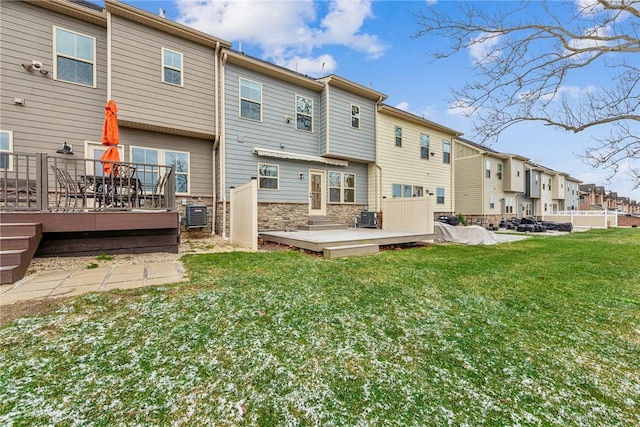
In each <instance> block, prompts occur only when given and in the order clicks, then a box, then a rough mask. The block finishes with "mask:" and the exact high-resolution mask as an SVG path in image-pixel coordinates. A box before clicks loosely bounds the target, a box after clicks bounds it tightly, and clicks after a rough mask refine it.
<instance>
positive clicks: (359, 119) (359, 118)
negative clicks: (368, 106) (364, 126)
mask: <svg viewBox="0 0 640 427" xmlns="http://www.w3.org/2000/svg"><path fill="white" fill-rule="evenodd" d="M353 107H357V108H358V115H357V116H354V115H353ZM360 110H361V108H360V106H359V105H357V104H351V108H350V109H349V111H350V112H351V117H350V118H351V123H350V125H351V129H360V123H361V121H362V119H361V115H360ZM354 118H357V119H358V126H354V125H353V119H354Z"/></svg>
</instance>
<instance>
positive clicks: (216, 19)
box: [94, 0, 640, 200]
mask: <svg viewBox="0 0 640 427" xmlns="http://www.w3.org/2000/svg"><path fill="white" fill-rule="evenodd" d="M94 1H96V2H97V3H100V1H97V0H94ZM121 1H123V2H125V3H127V4H130V5H132V6H135V7H137V8H140V9H143V10H146V11H148V12H151V13H159V11H160V9H163V10H164V11H165V12H166V18H168V19H171V20H173V21H177V22H180V23H182V24H186V25H188V26H191V27H193V28H196V29H198V30H200V31H203V32H206V33H209V34H211V35H214V36H216V37H219V38H222V39H224V40H227V41H230V42H232V43H233V48H234V49H236V50H239V49H241V50H242V51H244V52H245V53H247V54H248V55H251V56H255V57H257V58H261V59H264V60H267V61H270V62H273V63H276V64H278V65H282V66H285V67H288V68H290V69H292V70H296V71H298V72H301V73H305V74H308V75H310V76H314V77H317V76H321V75H327V74H331V73H335V74H338V75H340V76H342V77H345V78H347V79H350V80H353V81H355V82H357V83H359V84H362V85H365V86H370V87H371V88H373V89H375V90H377V91H380V92H382V93H385V94H386V95H387V96H388V98H387V100H386V101H385V103H386V104H389V105H392V106H394V107H398V108H401V109H403V110H406V111H409V112H411V113H413V114H416V115H419V116H423V117H425V118H427V119H429V120H432V121H435V122H437V123H440V124H442V125H444V126H447V127H450V128H452V129H456V130H459V131H461V132H463V133H464V137H466V138H468V139H471V140H476V138H475V137H474V135H473V130H472V125H471V121H470V119H468V118H465V117H464V116H463V115H462V114H460V112H459V111H457V110H456V109H453V108H451V105H450V103H449V101H450V100H451V98H452V95H451V92H450V88H452V87H460V86H461V85H462V83H463V82H464V81H465V79H468V78H469V75H470V73H471V68H472V67H473V62H474V59H473V55H472V52H461V53H459V54H457V55H455V56H453V57H451V58H448V59H446V60H441V61H438V62H433V61H432V58H431V57H430V56H429V55H428V54H429V53H430V52H433V50H434V48H436V47H437V43H442V41H438V40H429V39H426V38H413V37H412V35H414V34H416V33H417V31H418V30H419V29H420V27H419V26H418V24H417V22H416V18H415V16H414V15H413V13H414V12H416V11H419V10H424V8H425V7H426V4H427V1H429V2H432V3H433V2H435V0H423V1H390V0H387V1H370V0H333V1H313V0H285V1H277V0H274V1H272V0H228V1H214V0H197V1H195V0H121ZM576 1H585V0H576ZM499 3H500V2H497V1H495V2H483V3H477V4H479V5H481V7H486V8H492V7H495V5H496V4H499ZM439 5H441V6H442V7H453V5H454V2H440V3H439ZM605 76H606V75H605V74H604V72H602V71H600V70H594V69H589V72H588V73H583V75H582V76H581V78H580V80H579V81H575V82H574V83H575V84H576V86H573V87H572V88H573V89H574V90H575V91H576V93H577V94H579V93H580V91H581V90H586V88H587V87H589V86H590V85H597V83H598V80H599V79H602V78H606V77H605ZM607 133H608V129H606V128H604V127H602V128H598V129H597V130H595V131H590V132H583V133H580V134H571V133H567V132H564V131H560V130H554V129H553V128H549V127H547V126H543V125H542V124H535V123H528V124H521V125H517V126H515V127H512V128H511V129H509V130H508V131H506V132H505V133H503V134H502V135H501V136H500V137H499V139H498V141H496V142H492V143H490V146H491V147H492V148H493V149H494V150H498V151H501V152H506V153H515V154H520V155H523V156H526V157H529V158H530V159H532V160H534V161H536V162H537V163H540V164H542V165H544V166H547V167H549V168H551V169H554V170H558V171H562V172H566V173H569V174H570V175H571V176H573V177H575V178H577V179H579V180H581V181H583V182H584V183H585V184H590V183H596V184H598V185H605V187H606V188H607V190H613V191H617V192H618V195H619V196H626V197H630V198H631V199H634V200H640V189H637V190H634V191H632V190H631V188H632V183H631V179H630V177H628V176H627V175H626V174H625V173H624V171H623V172H621V173H619V174H618V175H617V176H616V177H615V178H613V179H612V180H611V181H610V182H607V181H606V177H607V175H608V172H607V171H606V170H599V169H593V168H591V167H590V166H588V165H586V164H584V163H583V162H582V160H581V159H579V158H578V157H577V156H576V153H578V154H579V153H582V152H583V151H584V149H585V148H587V147H589V146H593V145H594V141H593V140H592V137H593V136H598V135H602V136H604V135H606V134H607ZM635 161H637V160H635Z"/></svg>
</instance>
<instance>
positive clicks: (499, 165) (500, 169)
mask: <svg viewBox="0 0 640 427" xmlns="http://www.w3.org/2000/svg"><path fill="white" fill-rule="evenodd" d="M496 176H497V177H498V179H502V163H498V172H497V173H496Z"/></svg>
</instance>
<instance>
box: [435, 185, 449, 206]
mask: <svg viewBox="0 0 640 427" xmlns="http://www.w3.org/2000/svg"><path fill="white" fill-rule="evenodd" d="M440 190H442V196H441V195H440V194H438V192H439V191H440ZM440 197H442V201H441V202H440V201H438V199H439V198H440ZM446 202H447V199H446V192H445V189H444V187H438V188H436V204H437V205H444V204H446Z"/></svg>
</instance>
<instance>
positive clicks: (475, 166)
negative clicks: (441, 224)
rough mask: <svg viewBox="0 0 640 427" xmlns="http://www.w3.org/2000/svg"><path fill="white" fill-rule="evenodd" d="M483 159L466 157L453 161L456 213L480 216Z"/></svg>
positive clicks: (480, 157)
mask: <svg viewBox="0 0 640 427" xmlns="http://www.w3.org/2000/svg"><path fill="white" fill-rule="evenodd" d="M484 160H485V159H484V157H483V156H468V157H463V158H461V159H455V183H456V194H455V197H456V198H455V202H456V212H457V213H462V214H464V215H481V214H483V213H484V211H483V209H482V208H483V206H484V204H483V194H482V193H483V192H482V180H483V177H484Z"/></svg>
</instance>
